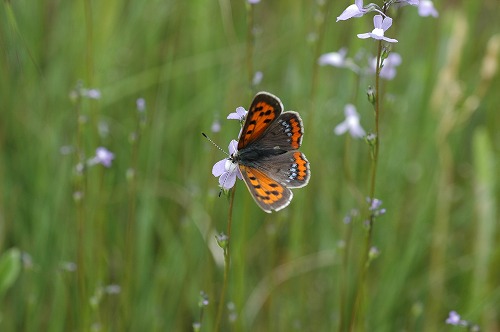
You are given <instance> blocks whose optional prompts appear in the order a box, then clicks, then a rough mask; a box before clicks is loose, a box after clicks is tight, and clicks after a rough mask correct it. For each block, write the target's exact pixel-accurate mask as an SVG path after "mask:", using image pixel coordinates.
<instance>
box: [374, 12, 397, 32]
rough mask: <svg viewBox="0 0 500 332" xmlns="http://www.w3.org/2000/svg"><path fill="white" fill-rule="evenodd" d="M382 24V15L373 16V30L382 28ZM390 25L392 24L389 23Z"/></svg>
mask: <svg viewBox="0 0 500 332" xmlns="http://www.w3.org/2000/svg"><path fill="white" fill-rule="evenodd" d="M382 23H383V18H382V15H375V16H373V26H374V27H375V29H380V28H382ZM391 24H392V22H391Z"/></svg>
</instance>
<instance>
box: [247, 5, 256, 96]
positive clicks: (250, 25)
mask: <svg viewBox="0 0 500 332" xmlns="http://www.w3.org/2000/svg"><path fill="white" fill-rule="evenodd" d="M253 7H254V6H253V5H251V4H249V3H247V27H248V29H247V54H246V60H247V71H248V82H250V88H252V80H253V75H254V69H253V50H254V46H255V36H254V33H253V13H254V8H253Z"/></svg>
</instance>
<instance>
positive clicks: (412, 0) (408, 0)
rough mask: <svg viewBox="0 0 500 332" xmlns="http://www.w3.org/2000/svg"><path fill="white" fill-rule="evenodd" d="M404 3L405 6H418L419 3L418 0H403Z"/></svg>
mask: <svg viewBox="0 0 500 332" xmlns="http://www.w3.org/2000/svg"><path fill="white" fill-rule="evenodd" d="M404 2H406V3H407V4H409V5H412V6H418V4H419V2H420V1H419V0H405V1H404Z"/></svg>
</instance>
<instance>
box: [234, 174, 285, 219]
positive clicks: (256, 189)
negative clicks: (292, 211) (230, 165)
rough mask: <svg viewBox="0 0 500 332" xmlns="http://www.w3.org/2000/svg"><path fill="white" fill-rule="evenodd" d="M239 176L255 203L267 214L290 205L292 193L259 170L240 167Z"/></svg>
mask: <svg viewBox="0 0 500 332" xmlns="http://www.w3.org/2000/svg"><path fill="white" fill-rule="evenodd" d="M240 170H241V174H242V175H243V179H244V180H245V181H244V182H245V184H246V185H247V187H248V190H249V191H250V193H251V194H252V197H253V198H254V200H255V202H256V203H257V204H258V205H259V206H260V207H261V209H262V210H264V211H265V212H267V213H271V212H272V211H279V210H281V209H283V208H285V207H286V206H287V205H288V204H290V202H291V200H292V197H293V193H292V191H291V190H290V189H288V188H287V187H285V186H284V185H282V184H280V183H279V182H277V181H275V180H273V179H272V178H270V177H269V176H267V175H266V174H265V173H263V172H261V171H260V170H258V169H256V168H253V167H250V166H245V165H240Z"/></svg>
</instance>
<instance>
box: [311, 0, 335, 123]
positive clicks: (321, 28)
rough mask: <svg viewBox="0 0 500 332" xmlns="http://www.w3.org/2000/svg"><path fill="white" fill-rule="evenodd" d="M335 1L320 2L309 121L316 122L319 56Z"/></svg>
mask: <svg viewBox="0 0 500 332" xmlns="http://www.w3.org/2000/svg"><path fill="white" fill-rule="evenodd" d="M332 2H333V1H327V2H326V3H322V4H320V5H319V6H320V15H321V19H320V20H318V24H317V27H316V36H317V38H316V43H315V48H314V57H313V68H312V76H311V95H310V101H311V109H310V112H309V119H308V120H309V123H314V122H313V114H314V110H315V109H316V107H314V106H315V101H316V93H317V87H318V77H319V64H318V58H319V57H320V55H321V50H322V46H323V40H324V37H325V27H326V20H327V18H328V17H329V15H328V12H329V9H330V5H331V3H332Z"/></svg>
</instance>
